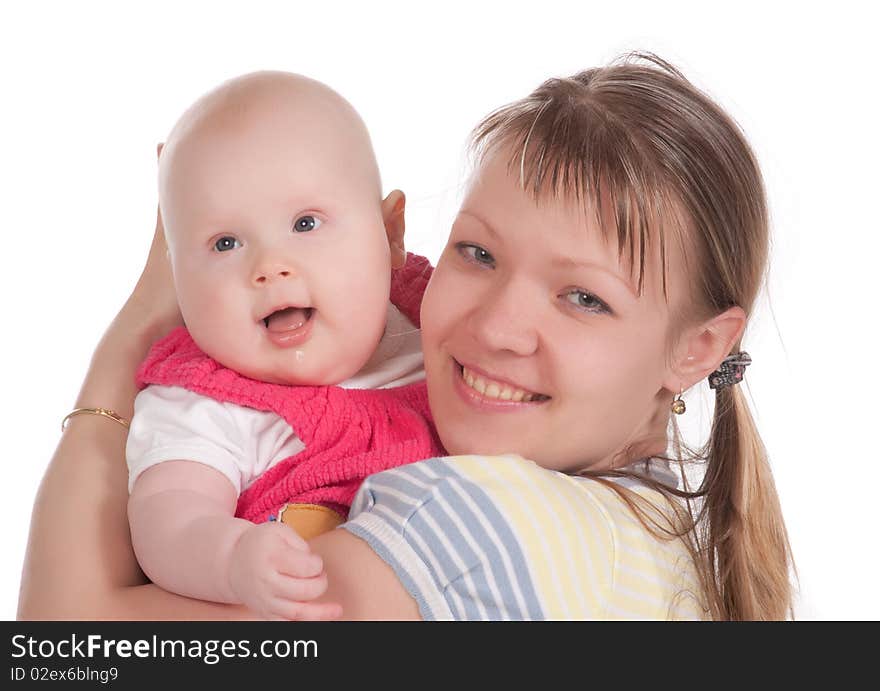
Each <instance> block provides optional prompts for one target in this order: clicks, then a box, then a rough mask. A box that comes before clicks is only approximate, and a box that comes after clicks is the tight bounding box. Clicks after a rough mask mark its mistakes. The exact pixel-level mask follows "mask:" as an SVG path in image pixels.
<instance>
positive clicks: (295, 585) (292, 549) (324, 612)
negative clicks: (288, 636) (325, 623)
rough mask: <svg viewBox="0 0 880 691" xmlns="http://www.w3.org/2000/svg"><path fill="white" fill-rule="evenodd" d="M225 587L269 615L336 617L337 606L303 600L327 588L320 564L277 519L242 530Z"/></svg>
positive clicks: (283, 617) (339, 609)
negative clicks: (276, 521)
mask: <svg viewBox="0 0 880 691" xmlns="http://www.w3.org/2000/svg"><path fill="white" fill-rule="evenodd" d="M229 585H230V586H231V588H232V592H233V593H234V594H235V596H236V597H237V598H238V599H239V600H240V601H241V602H242V603H243V604H245V605H247V606H248V607H249V608H250V609H252V610H253V611H254V612H256V613H257V614H259V615H261V616H264V617H267V618H269V619H303V620H322V619H337V618H338V617H339V616H340V615H341V608H340V607H339V605H336V604H332V603H325V604H317V603H312V602H309V601H310V600H314V599H315V598H317V597H320V596H321V595H322V594H323V593H324V591H325V590H326V589H327V576H326V574H325V573H324V563H323V561H322V560H321V557H319V556H318V555H317V554H312V553H311V551H310V550H309V546H308V544H307V543H306V541H305V540H303V539H302V538H301V537H300V536H299V535H297V534H296V533H295V532H294V531H293V530H291V529H290V528H289V527H288V526H286V525H284V524H282V523H260V524H257V525H254V526H252V527H251V528H248V529H247V530H246V531H245V532H244V533H242V535H241V537H240V538H239V539H238V542H237V543H236V544H235V547H234V548H233V550H232V554H231V558H230V565H229Z"/></svg>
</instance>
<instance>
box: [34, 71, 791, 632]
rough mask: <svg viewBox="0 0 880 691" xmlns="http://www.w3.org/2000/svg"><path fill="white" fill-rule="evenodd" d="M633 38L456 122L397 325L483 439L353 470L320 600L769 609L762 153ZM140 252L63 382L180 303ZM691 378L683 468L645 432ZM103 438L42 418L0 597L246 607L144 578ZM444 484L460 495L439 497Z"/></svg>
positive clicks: (783, 540)
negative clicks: (620, 50)
mask: <svg viewBox="0 0 880 691" xmlns="http://www.w3.org/2000/svg"><path fill="white" fill-rule="evenodd" d="M650 60H651V61H652V62H653V63H654V64H653V65H643V64H631V63H624V64H617V65H611V66H608V67H605V68H599V69H596V70H588V71H586V72H583V73H581V74H579V75H576V76H574V77H572V78H570V79H562V80H550V81H548V82H547V83H545V84H544V85H542V86H541V87H539V88H538V89H537V90H536V91H535V92H534V93H533V94H532V95H530V96H529V97H527V98H525V99H523V100H521V101H518V102H516V103H514V104H511V105H509V106H506V107H504V108H502V109H500V110H499V111H497V112H495V113H493V114H492V115H490V116H489V117H488V118H487V119H486V120H485V121H484V122H483V123H482V124H481V125H480V126H479V127H478V129H477V131H476V136H475V143H476V145H477V150H478V162H477V166H476V169H475V171H474V174H473V177H472V179H471V183H470V186H469V191H468V194H467V196H466V198H465V200H464V203H463V205H462V210H461V212H460V213H459V215H458V217H457V219H456V222H455V224H454V226H453V229H452V232H451V235H450V239H449V243H448V245H447V247H446V250H445V251H444V253H443V256H442V257H441V259H440V261H439V262H438V266H437V268H436V270H435V272H434V275H433V277H432V279H431V283H430V285H429V287H428V290H427V292H426V295H425V302H424V304H423V307H422V328H423V350H424V355H425V368H426V377H427V384H428V393H429V399H430V404H431V409H432V413H433V415H434V419H435V423H436V425H437V430H438V433H439V435H440V438H441V440H442V441H443V444H444V446H445V447H446V449H447V451H448V452H449V453H451V454H467V453H471V454H482V455H483V456H481V457H478V458H474V457H466V458H458V459H455V458H454V459H449V460H448V461H438V460H431V461H425V462H422V463H417V464H413V465H411V466H406V467H403V468H399V469H396V470H394V471H389V472H387V473H382V474H380V475H377V476H374V477H373V478H370V479H369V480H368V481H367V483H365V485H364V487H363V488H362V490H361V492H360V494H359V499H358V501H357V502H356V505H355V506H354V507H353V510H352V514H351V516H350V521H349V523H348V524H346V526H345V528H346V529H345V530H336V531H333V532H331V533H328V534H325V535H322V536H320V537H319V538H317V539H315V540H314V541H313V542H312V544H311V547H312V549H313V551H314V552H315V553H317V554H318V555H319V556H320V557H321V558H322V559H323V565H324V574H325V575H324V576H321V578H322V579H324V578H326V583H327V584H328V585H327V589H326V592H324V594H323V596H322V600H323V601H324V602H325V603H326V609H324V610H321V609H318V610H315V611H316V612H317V613H316V614H315V616H316V617H317V618H323V617H325V616H326V617H330V616H333V613H334V612H335V604H336V603H339V604H341V605H342V608H343V613H344V616H346V617H348V618H366V619H375V618H395V619H403V618H447V617H448V618H505V617H508V616H509V617H511V618H530V617H539V618H544V617H565V616H573V617H576V618H583V617H586V616H596V617H604V616H609V617H618V616H619V617H639V618H644V617H664V616H670V617H679V616H681V617H694V616H709V617H712V618H716V619H765V618H770V619H778V618H784V617H786V616H787V615H789V614H790V612H791V588H790V583H789V568H790V566H791V556H790V550H789V546H788V542H787V537H786V533H785V528H784V524H783V521H782V517H781V513H780V510H779V505H778V500H777V498H776V493H775V489H774V487H773V482H772V477H771V475H770V471H769V467H768V466H767V463H766V458H765V454H764V451H763V446H762V445H761V442H760V438H759V437H758V435H757V432H756V430H755V428H754V424H753V422H752V418H751V416H750V414H749V411H748V408H747V406H746V403H745V400H744V398H743V396H742V394H741V392H740V391H739V388H738V387H737V386H736V384H737V383H738V382H739V381H740V380H741V379H742V376H743V372H744V369H745V367H746V365H747V364H748V362H749V359H748V356H747V355H746V354H745V353H742V352H740V350H741V348H740V340H741V337H742V334H743V331H744V329H745V326H746V323H747V319H748V314H749V312H750V310H751V307H752V305H753V303H754V300H755V296H756V294H757V292H758V289H759V287H760V282H761V279H762V277H763V275H764V268H765V264H766V258H767V244H768V230H767V212H766V204H765V200H764V193H763V185H762V181H761V176H760V172H759V170H758V167H757V164H756V162H755V160H754V157H753V155H752V153H751V151H750V149H749V147H748V145H747V143H746V142H745V140H744V139H743V137H742V135H741V133H740V132H739V130H738V129H737V127H736V126H735V125H734V124H733V123H732V121H731V120H730V119H729V118H728V117H727V116H726V115H725V114H724V113H723V112H722V111H721V110H720V109H719V108H718V107H717V106H716V105H715V104H714V103H712V102H711V101H710V100H709V99H708V98H707V97H705V96H704V95H703V94H702V93H700V92H699V91H697V90H696V89H695V88H694V87H693V86H692V85H690V84H689V83H688V82H687V81H686V80H685V79H684V78H683V77H682V76H681V75H680V74H679V73H678V72H676V71H675V70H674V69H673V68H671V67H669V66H668V65H666V64H665V63H662V62H661V61H659V60H656V59H653V58H650ZM163 255H164V244H163V239H162V234H161V232H160V228H158V227H157V232H156V235H155V238H154V243H153V247H152V249H151V253H150V257H149V259H148V261H147V265H146V268H145V270H144V273H143V275H142V276H141V279H140V281H139V282H138V284H137V287H136V288H135V291H134V293H133V294H132V296H131V298H130V300H129V301H128V302H127V303H126V305H125V307H124V308H123V309H122V311H121V312H120V314H119V315H118V316H117V318H116V320H115V321H114V322H113V324H111V326H110V328H109V329H108V331H107V333H106V334H105V336H104V339H103V340H102V342H101V343H100V344H99V346H98V348H97V350H96V353H95V356H94V358H93V361H92V365H91V368H90V370H89V373H88V375H87V377H86V380H85V383H84V385H83V388H82V391H81V392H80V397H79V399H78V401H77V407H80V406H83V407H86V406H96V405H100V406H102V407H105V408H112V409H113V410H114V411H116V412H117V413H118V414H119V415H121V416H122V417H124V418H126V419H127V418H128V417H130V415H131V412H132V411H131V407H132V400H133V397H134V388H133V384H131V383H130V382H132V380H133V376H132V374H133V372H134V370H135V368H136V366H137V365H138V364H139V362H140V361H141V359H142V358H143V357H144V355H145V353H146V351H147V349H148V347H149V344H150V343H151V342H152V341H153V340H154V339H155V338H157V337H158V336H160V335H162V334H163V333H165V332H166V331H167V330H168V329H169V328H171V327H172V326H174V325H176V324H177V323H178V322H179V315H178V313H177V308H176V305H175V303H174V298H173V292H172V288H171V282H170V276H169V275H168V271H167V266H166V264H165V262H164V261H163V259H164V257H163ZM705 378H709V382H710V386H712V388H713V389H715V390H716V406H715V419H714V422H713V428H712V435H711V438H710V440H709V444H708V447H707V450H706V453H705V454H699V455H700V456H703V457H705V458H706V459H707V464H706V469H705V475H704V478H703V480H702V483H701V485H700V487H699V488H698V490H697V491H695V492H693V493H689V492H687V491H683V490H676V489H673V488H671V487H670V483H669V480H668V478H666V477H665V476H664V473H663V469H664V463H663V460H662V459H663V458H664V457H665V456H666V453H667V448H668V446H669V443H670V440H669V438H668V435H667V429H668V428H669V427H670V419H671V418H672V416H673V415H674V414H681V413H683V412H684V402H683V401H682V400H681V395H682V393H683V391H685V390H687V389H689V388H690V387H692V386H693V385H694V384H696V383H698V382H700V381H701V380H702V379H705ZM671 426H672V430H673V439H672V441H673V442H677V435H676V434H675V429H676V428H675V425H674V420H673V424H672V425H671ZM124 443H125V433H124V429H123V428H122V427H121V426H118V425H113V424H112V423H111V422H109V421H108V420H106V419H102V418H101V417H100V416H91V415H89V416H86V415H83V416H79V417H78V418H77V419H76V424H75V425H73V424H71V426H70V428H69V429H68V431H67V432H65V434H64V436H63V437H62V440H61V442H60V443H59V446H58V450H57V452H56V454H55V457H54V459H53V461H52V464H51V465H50V468H49V470H48V471H47V474H46V477H45V479H44V481H43V485H42V487H41V489H40V493H39V495H38V497H37V501H36V507H35V511H34V517H33V523H32V528H31V539H30V544H29V548H28V554H27V558H26V563H25V572H24V576H23V583H22V594H21V600H20V610H19V616H21V617H23V618H38V617H53V618H64V617H73V618H84V617H95V618H123V619H135V618H156V617H168V618H175V619H182V618H187V619H194V618H210V617H216V618H237V617H247V616H249V613H248V612H246V611H244V610H242V609H240V608H232V607H228V606H223V605H214V604H209V603H204V602H196V601H192V600H187V599H185V598H181V597H177V596H173V595H170V594H168V593H166V592H164V591H161V590H159V589H158V588H156V587H154V586H152V585H149V584H143V577H142V575H141V574H140V570H139V569H138V566H137V562H136V560H135V559H134V556H133V554H132V551H131V545H130V540H129V536H128V532H127V523H126V520H125V504H126V500H127V494H126V491H125V487H126V483H125V475H126V473H125V466H124V463H123V462H122V457H123V449H124ZM674 446H675V447H676V448H677V449H678V450H677V456H679V457H680V456H681V453H682V452H681V451H680V445H679V444H677V443H675V444H674ZM507 453H512V454H517V456H514V457H508V456H503V455H499V456H494V457H492V458H486V457H485V456H487V455H490V454H507ZM521 457H525V458H527V459H529V461H524V460H523V459H522V458H521ZM676 460H685V459H682V458H677V459H676ZM682 478H683V479H684V475H682ZM676 496H677V497H685V498H687V499H688V500H690V499H694V500H697V502H696V505H694V504H693V503H692V502H690V501H688V502H685V503H682V502H680V501H678V500H677V499H675V497H676ZM468 498H470V499H468ZM457 501H460V502H461V506H462V507H465V506H466V507H468V508H472V509H473V508H476V509H480V510H482V514H479V515H478V513H479V512H477V511H476V510H475V511H473V512H472V513H473V518H472V520H470V519H467V520H466V519H464V518H462V516H464V513H462V512H456V511H453V510H452V509H450V507H454V506H455V505H456V504H455V502H457ZM469 501H470V503H468V502H469ZM517 507H519V508H522V507H527V509H528V514H529V516H530V518H531V520H530V521H528V522H522V521H520V522H518V520H519V519H518V518H517V510H518V509H517ZM490 514H491V516H490ZM59 517H63V518H64V519H66V520H57V519H58V518H59ZM71 517H76V520H71ZM530 526H531V528H530ZM534 526H537V528H535V527H534ZM530 530H531V532H530ZM565 555H576V556H575V558H574V560H573V561H572V560H571V558H569V557H568V556H565ZM563 560H565V561H566V562H570V563H565V564H563ZM61 563H63V564H64V573H65V574H66V576H65V578H64V579H63V580H62V579H60V578H58V577H57V575H56V574H58V573H59V569H58V567H57V565H58V564H61ZM516 564H520V567H517V566H516ZM541 564H543V565H544V567H541V566H540V565H541ZM547 565H549V568H547ZM579 565H580V566H582V568H578V566H579ZM355 574H356V577H355ZM511 574H513V575H511ZM577 574H581V576H580V580H578V578H577ZM505 578H508V581H510V583H508V581H505V580H504V579H505ZM566 578H568V579H570V580H572V582H573V583H574V584H575V587H573V588H572V587H566V585H565V583H564V582H563V580H564V579H566ZM514 581H515V582H514ZM505 583H508V585H505ZM320 586H321V587H320V589H321V590H323V587H324V583H323V581H322V582H321V584H320ZM296 614H297V612H295V611H292V612H290V616H291V617H295V616H296Z"/></svg>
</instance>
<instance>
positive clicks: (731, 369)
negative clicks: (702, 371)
mask: <svg viewBox="0 0 880 691" xmlns="http://www.w3.org/2000/svg"><path fill="white" fill-rule="evenodd" d="M751 364H752V358H751V357H750V356H749V354H748V353H747V352H745V351H743V352H741V353H734V354H733V355H728V356H727V357H726V358H724V361H723V362H722V363H721V364H720V365H719V366H718V369H717V370H715V371H714V372H712V374H710V375H709V388H710V389H723V388H725V387H728V386H733V385H734V384H739V383H740V382H741V381H742V379H743V375H744V374H745V372H746V367H748V366H749V365H751Z"/></svg>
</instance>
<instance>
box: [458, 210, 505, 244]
mask: <svg viewBox="0 0 880 691" xmlns="http://www.w3.org/2000/svg"><path fill="white" fill-rule="evenodd" d="M458 215H459V216H461V215H465V216H470V217H471V218H472V219H474V220H475V221H477V222H478V223H479V224H480V225H482V226H483V227H484V228H485V229H486V232H488V233H489V235H491V236H492V238H493V239H494V240H497V241H500V240H501V235H500V234H499V233H498V231H497V230H495V229H494V228H493V227H492V224H491V223H489V221H487V220H486V219H485V218H483V217H482V216H480V215H479V214H476V213H474V212H473V211H468V210H467V209H460V210H459V212H458Z"/></svg>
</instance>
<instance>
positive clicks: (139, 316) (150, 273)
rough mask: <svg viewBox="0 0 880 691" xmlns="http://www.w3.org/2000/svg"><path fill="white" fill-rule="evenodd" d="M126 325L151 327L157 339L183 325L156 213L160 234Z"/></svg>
mask: <svg viewBox="0 0 880 691" xmlns="http://www.w3.org/2000/svg"><path fill="white" fill-rule="evenodd" d="M161 152H162V145H161V144H159V145H158V147H157V155H161ZM117 319H120V320H122V321H125V322H127V321H129V320H135V321H136V323H139V324H141V325H142V326H145V327H147V328H148V329H149V330H150V331H151V332H153V333H152V334H151V335H152V336H153V338H154V339H155V338H159V337H161V336H164V335H165V334H166V333H168V332H169V331H171V329H173V328H174V327H176V326H181V325H182V324H183V318H182V317H181V316H180V308H179V307H178V305H177V296H176V295H175V292H174V281H173V278H172V275H171V259H170V256H169V254H168V245H167V244H166V242H165V229H164V227H163V225H162V213H161V211H160V210H159V208H158V207H157V209H156V230H155V232H154V233H153V242H152V244H151V245H150V253H149V254H148V255H147V262H146V264H145V265H144V269H143V271H142V272H141V276H140V278H139V279H138V282H137V284H136V285H135V287H134V290H133V291H132V294H131V297H130V298H129V299H128V302H126V304H125V306H124V307H123V308H122V310H121V311H120V314H119V317H117Z"/></svg>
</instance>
